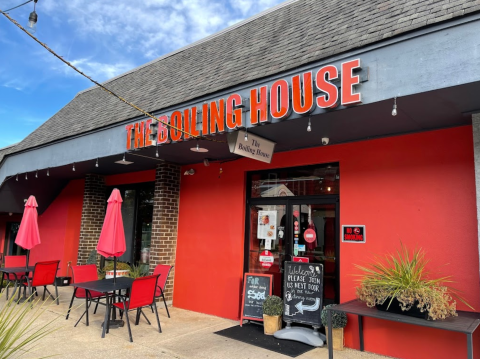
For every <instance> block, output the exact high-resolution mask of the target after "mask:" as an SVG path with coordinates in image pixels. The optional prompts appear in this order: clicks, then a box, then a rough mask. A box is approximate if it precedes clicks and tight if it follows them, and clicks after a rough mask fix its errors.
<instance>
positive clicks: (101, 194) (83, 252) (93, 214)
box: [77, 174, 107, 265]
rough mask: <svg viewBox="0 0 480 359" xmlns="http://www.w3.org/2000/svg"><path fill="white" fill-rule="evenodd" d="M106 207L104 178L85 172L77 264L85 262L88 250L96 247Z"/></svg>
mask: <svg viewBox="0 0 480 359" xmlns="http://www.w3.org/2000/svg"><path fill="white" fill-rule="evenodd" d="M106 207H107V199H106V197H105V179H104V178H103V176H99V175H95V174H87V175H86V176H85V191H84V194H83V208H82V222H81V224H80V242H79V244H78V260H77V264H79V265H80V264H85V263H86V261H87V258H88V255H89V254H90V252H91V251H92V250H94V249H95V248H96V247H97V243H98V238H99V237H100V232H101V231H102V226H103V220H104V218H105V210H106ZM97 259H98V258H97Z"/></svg>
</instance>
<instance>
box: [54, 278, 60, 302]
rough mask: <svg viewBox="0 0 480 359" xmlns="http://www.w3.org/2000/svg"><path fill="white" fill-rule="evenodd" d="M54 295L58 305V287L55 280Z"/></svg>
mask: <svg viewBox="0 0 480 359" xmlns="http://www.w3.org/2000/svg"><path fill="white" fill-rule="evenodd" d="M55 296H56V297H57V305H60V300H59V299H58V287H57V283H56V282H55Z"/></svg>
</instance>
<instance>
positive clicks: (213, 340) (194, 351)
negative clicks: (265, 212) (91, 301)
mask: <svg viewBox="0 0 480 359" xmlns="http://www.w3.org/2000/svg"><path fill="white" fill-rule="evenodd" d="M72 292H73V288H71V287H59V296H60V305H58V306H57V305H56V304H55V303H54V302H53V301H52V300H51V299H47V301H48V303H47V304H51V305H49V306H48V309H47V311H46V312H45V313H44V314H43V315H42V316H41V317H40V319H39V320H40V321H41V322H48V321H50V320H52V319H54V318H57V320H56V321H55V322H54V326H55V327H56V328H58V330H57V331H55V332H54V333H52V334H50V335H48V336H47V337H46V338H44V339H42V341H41V344H40V345H38V347H37V349H36V350H37V351H36V352H32V353H27V354H26V355H25V356H24V358H38V357H43V356H50V355H55V356H58V357H60V358H80V357H82V358H93V357H113V358H133V357H136V358H209V359H210V358H252V359H253V358H255V359H257V358H272V359H275V358H288V356H285V355H282V354H278V353H275V352H273V351H269V350H265V349H262V348H259V347H256V346H253V345H249V344H245V343H242V342H240V341H236V340H232V339H228V338H225V337H222V336H220V335H216V334H214V332H216V331H218V330H222V329H225V328H228V327H231V326H235V325H238V321H232V320H228V319H222V318H218V317H214V316H210V315H205V314H200V313H195V312H191V311H187V310H182V309H178V308H171V309H170V307H169V309H170V314H171V318H170V319H169V318H168V317H167V314H166V311H165V309H164V307H163V303H158V309H159V310H158V311H159V316H160V321H161V325H162V333H159V332H158V329H157V327H156V320H155V315H154V314H152V312H151V311H149V310H144V312H145V314H146V315H147V317H148V318H149V320H150V321H151V322H152V324H153V325H152V326H149V325H148V324H147V323H146V321H145V319H144V318H141V319H140V324H139V325H138V326H135V325H132V334H133V343H130V342H129V338H128V331H127V326H126V325H125V326H124V327H122V328H118V329H111V330H110V333H109V334H107V335H106V337H105V338H104V339H102V338H101V327H100V325H101V323H102V322H103V318H104V313H105V307H104V306H99V309H98V312H97V314H95V315H93V306H92V307H91V308H90V311H89V313H90V326H88V327H87V326H86V325H85V318H83V319H82V321H81V322H80V323H79V324H78V326H77V327H76V328H75V327H74V325H75V322H76V321H77V320H78V318H79V316H80V315H81V314H82V313H83V311H84V307H85V306H84V301H83V300H82V301H80V300H76V301H75V302H74V310H72V313H71V315H70V318H69V320H65V315H66V312H67V310H68V304H69V302H70V298H71V295H72ZM39 294H40V297H37V298H41V295H42V294H43V290H42V289H40V290H39ZM40 303H41V301H40ZM40 303H39V304H40ZM4 304H5V296H4V295H2V298H1V299H0V305H2V306H3V305H4ZM39 304H37V305H39ZM132 314H133V313H132ZM131 319H133V320H134V315H131ZM132 322H133V321H132ZM327 357H328V352H327V348H326V347H323V348H317V349H313V350H310V351H309V352H307V353H305V354H302V355H300V356H298V357H297V358H299V359H313V358H315V359H322V358H327ZM334 357H335V358H339V359H353V358H372V359H373V358H384V357H383V356H379V355H374V354H369V353H362V352H360V351H356V350H349V349H346V350H344V351H341V352H340V351H337V352H335V356H334Z"/></svg>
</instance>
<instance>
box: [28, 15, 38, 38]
mask: <svg viewBox="0 0 480 359" xmlns="http://www.w3.org/2000/svg"><path fill="white" fill-rule="evenodd" d="M37 20H38V16H37V13H36V12H35V10H33V11H32V12H31V13H30V16H29V17H28V24H27V31H28V32H29V33H31V34H34V33H35V31H37Z"/></svg>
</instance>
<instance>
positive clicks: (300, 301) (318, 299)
mask: <svg viewBox="0 0 480 359" xmlns="http://www.w3.org/2000/svg"><path fill="white" fill-rule="evenodd" d="M284 274H285V275H284V297H283V304H284V308H283V320H284V321H286V322H296V323H303V324H310V325H312V326H314V327H321V326H322V321H321V317H320V314H321V312H322V299H323V265H322V264H316V263H301V262H285V273H284Z"/></svg>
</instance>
